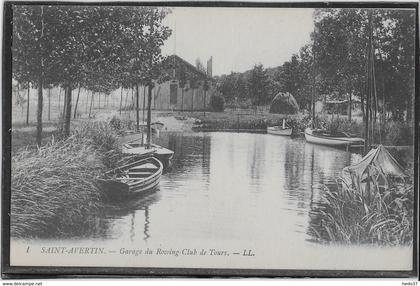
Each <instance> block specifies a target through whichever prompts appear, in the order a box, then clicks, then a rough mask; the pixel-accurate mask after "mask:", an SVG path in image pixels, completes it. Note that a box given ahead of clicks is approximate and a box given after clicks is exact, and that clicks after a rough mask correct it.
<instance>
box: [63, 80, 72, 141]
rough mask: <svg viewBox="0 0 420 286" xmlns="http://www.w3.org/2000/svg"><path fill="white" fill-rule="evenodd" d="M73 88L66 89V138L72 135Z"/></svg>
mask: <svg viewBox="0 0 420 286" xmlns="http://www.w3.org/2000/svg"><path fill="white" fill-rule="evenodd" d="M71 92H72V90H71V86H67V87H66V113H65V114H64V136H66V137H68V136H69V135H70V121H71Z"/></svg>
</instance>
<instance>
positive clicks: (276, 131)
mask: <svg viewBox="0 0 420 286" xmlns="http://www.w3.org/2000/svg"><path fill="white" fill-rule="evenodd" d="M292 131H293V129H292V128H285V129H283V128H281V127H277V126H273V127H267V133H268V134H272V135H279V136H291V135H292Z"/></svg>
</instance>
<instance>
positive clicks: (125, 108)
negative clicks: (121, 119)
mask: <svg viewBox="0 0 420 286" xmlns="http://www.w3.org/2000/svg"><path fill="white" fill-rule="evenodd" d="M129 93H130V90H129V89H127V90H126V92H125V103H124V110H125V111H127V100H128V94H129Z"/></svg>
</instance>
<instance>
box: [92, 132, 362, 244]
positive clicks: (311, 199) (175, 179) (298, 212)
mask: <svg viewBox="0 0 420 286" xmlns="http://www.w3.org/2000/svg"><path fill="white" fill-rule="evenodd" d="M157 143H158V144H161V145H163V146H166V147H169V148H170V149H172V150H174V151H175V155H174V158H173V165H172V170H171V171H170V172H168V173H166V174H164V175H163V176H162V180H161V183H160V187H159V190H157V191H156V192H154V193H152V194H150V195H149V196H147V197H145V198H143V199H141V200H139V201H130V202H126V203H125V204H124V205H120V206H115V205H114V206H110V207H109V208H107V212H106V213H105V214H104V215H103V217H102V221H103V222H102V223H101V224H100V227H102V228H103V229H102V230H101V231H100V232H98V233H101V235H102V238H103V239H117V240H121V241H129V242H134V243H135V242H140V241H146V242H147V241H158V242H159V241H162V242H170V241H174V240H177V241H184V242H188V241H200V240H202V239H211V240H213V241H217V242H223V241H226V240H234V241H251V242H252V243H253V244H264V243H266V241H267V239H270V240H274V241H276V242H277V243H278V244H279V245H283V244H284V245H285V246H287V245H289V244H290V243H293V244H297V245H303V244H306V243H309V242H308V241H310V240H311V239H312V236H313V230H316V229H317V225H318V224H319V220H318V218H317V215H316V211H317V210H319V209H320V208H322V204H321V201H322V200H321V198H322V193H323V189H322V187H321V185H322V184H334V183H335V181H336V179H337V177H338V176H339V174H340V173H341V170H342V169H343V168H344V167H345V166H348V165H350V164H352V163H354V162H355V161H356V160H359V159H360V157H361V156H360V155H359V154H354V153H350V152H346V151H345V150H339V149H334V148H329V147H323V146H318V145H312V144H308V143H306V142H305V141H304V140H302V139H291V138H287V137H280V136H272V135H267V134H247V133H162V134H161V136H160V138H158V139H157ZM318 228H319V226H318Z"/></svg>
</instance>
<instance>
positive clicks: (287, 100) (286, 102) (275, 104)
mask: <svg viewBox="0 0 420 286" xmlns="http://www.w3.org/2000/svg"><path fill="white" fill-rule="evenodd" d="M298 111H299V105H298V103H297V101H296V99H295V98H294V96H293V95H291V94H290V93H288V92H279V93H278V94H277V95H276V96H275V97H274V99H273V101H272V102H271V105H270V113H280V114H295V113H297V112H298Z"/></svg>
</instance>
